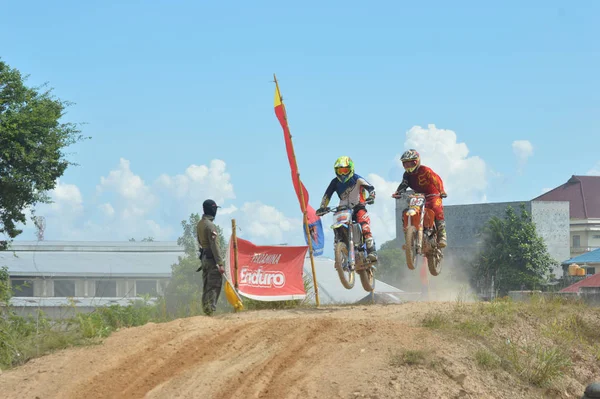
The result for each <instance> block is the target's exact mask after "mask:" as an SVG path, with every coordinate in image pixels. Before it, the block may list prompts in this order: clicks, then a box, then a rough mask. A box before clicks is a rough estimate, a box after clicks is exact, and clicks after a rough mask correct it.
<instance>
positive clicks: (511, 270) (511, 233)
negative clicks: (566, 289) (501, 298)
mask: <svg viewBox="0 0 600 399" xmlns="http://www.w3.org/2000/svg"><path fill="white" fill-rule="evenodd" d="M520 211H521V212H520V215H517V213H516V212H515V210H514V209H513V208H512V207H511V206H508V207H507V208H506V215H505V218H504V219H500V218H498V217H494V218H492V219H490V220H489V221H488V222H487V223H486V225H485V227H484V230H483V233H484V234H483V236H484V241H483V250H482V252H481V253H480V254H479V256H478V257H477V258H476V260H475V262H474V263H473V268H474V273H473V277H474V279H475V282H476V285H479V286H480V287H482V286H483V287H486V288H487V287H489V286H490V285H491V280H492V277H493V279H494V286H495V289H497V290H498V291H499V292H500V294H501V295H505V294H506V293H507V292H508V291H511V290H520V289H521V288H525V289H534V288H538V287H539V286H540V285H541V284H543V283H544V282H546V281H547V280H548V279H549V278H550V277H551V274H550V273H551V271H552V268H553V267H554V266H555V265H557V262H556V261H555V260H554V259H552V258H551V257H550V255H549V254H548V251H547V248H546V244H545V243H544V240H543V239H542V238H541V237H540V236H538V234H537V231H536V227H535V224H534V223H533V221H532V219H531V215H529V213H528V212H527V211H526V210H525V205H524V204H521V207H520Z"/></svg>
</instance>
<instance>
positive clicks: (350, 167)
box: [333, 156, 354, 183]
mask: <svg viewBox="0 0 600 399" xmlns="http://www.w3.org/2000/svg"><path fill="white" fill-rule="evenodd" d="M333 170H334V171H335V175H336V177H337V178H338V180H339V181H341V182H342V183H346V182H347V181H348V180H350V178H351V177H352V176H354V162H352V159H351V158H350V157H347V156H343V157H339V158H338V159H337V160H336V161H335V164H334V165H333Z"/></svg>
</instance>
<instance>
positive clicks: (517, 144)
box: [512, 140, 533, 167]
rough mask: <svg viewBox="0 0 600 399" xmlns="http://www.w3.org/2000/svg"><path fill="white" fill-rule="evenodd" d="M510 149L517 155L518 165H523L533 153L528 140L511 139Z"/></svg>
mask: <svg viewBox="0 0 600 399" xmlns="http://www.w3.org/2000/svg"><path fill="white" fill-rule="evenodd" d="M512 150H513V153H514V154H515V156H516V157H517V160H518V162H519V166H520V167H523V166H524V165H525V163H526V162H527V159H529V157H531V156H532V155H533V145H532V144H531V142H530V141H529V140H515V141H513V143H512Z"/></svg>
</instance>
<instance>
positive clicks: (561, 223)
mask: <svg viewBox="0 0 600 399" xmlns="http://www.w3.org/2000/svg"><path fill="white" fill-rule="evenodd" d="M521 204H524V205H525V209H526V210H527V212H529V213H530V214H531V216H532V219H533V221H534V223H535V224H536V228H537V232H538V234H539V235H540V236H541V237H542V238H543V239H544V241H545V243H546V246H547V247H548V252H549V253H550V255H551V256H552V257H553V258H554V259H555V260H556V261H557V263H559V264H560V262H562V261H564V260H567V259H569V258H570V249H569V244H570V242H569V203H568V202H567V201H556V202H550V201H536V202H531V201H514V202H496V203H483V204H469V205H446V206H444V214H445V218H446V229H447V232H448V247H447V248H446V250H445V251H444V252H445V256H446V257H448V258H458V257H462V258H464V257H465V256H467V257H468V256H469V255H475V254H476V253H477V252H478V250H479V247H480V244H481V243H482V242H483V237H482V236H481V232H482V229H483V227H484V226H485V224H486V223H487V221H488V220H490V219H491V218H492V217H494V216H496V217H499V218H501V219H502V218H504V216H505V215H506V208H507V207H508V206H511V207H513V209H514V210H515V212H516V213H519V212H520V206H521ZM404 208H406V202H405V201H400V200H397V201H396V237H397V239H398V240H399V243H400V244H403V243H404V234H403V229H402V210H403V209H404ZM554 274H555V275H556V276H557V277H560V276H562V274H563V271H562V267H561V266H557V267H556V269H555V270H554Z"/></svg>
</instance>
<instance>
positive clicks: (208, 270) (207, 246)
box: [196, 199, 225, 316]
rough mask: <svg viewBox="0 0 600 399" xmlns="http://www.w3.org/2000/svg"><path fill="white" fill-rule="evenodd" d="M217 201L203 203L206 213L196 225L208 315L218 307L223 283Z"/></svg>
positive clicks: (205, 305) (205, 306) (204, 304)
mask: <svg viewBox="0 0 600 399" xmlns="http://www.w3.org/2000/svg"><path fill="white" fill-rule="evenodd" d="M217 208H220V206H217V204H216V203H215V201H213V200H211V199H207V200H206V201H204V203H203V204H202V209H203V210H204V214H203V215H202V219H200V221H199V222H198V225H197V226H196V232H197V235H198V243H199V244H200V261H201V262H202V266H201V268H202V308H203V310H204V313H205V314H206V315H207V316H210V315H212V314H213V312H214V311H215V310H216V309H217V301H218V300H219V295H220V294H221V287H222V285H223V278H222V276H221V275H222V274H223V273H224V272H225V269H224V268H223V264H224V262H223V256H222V254H221V248H219V232H218V231H217V226H215V224H214V223H213V221H214V220H215V216H217Z"/></svg>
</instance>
